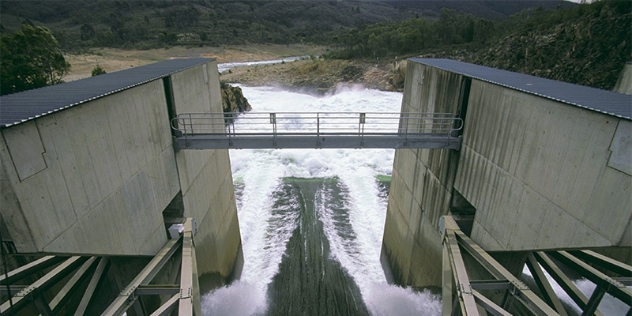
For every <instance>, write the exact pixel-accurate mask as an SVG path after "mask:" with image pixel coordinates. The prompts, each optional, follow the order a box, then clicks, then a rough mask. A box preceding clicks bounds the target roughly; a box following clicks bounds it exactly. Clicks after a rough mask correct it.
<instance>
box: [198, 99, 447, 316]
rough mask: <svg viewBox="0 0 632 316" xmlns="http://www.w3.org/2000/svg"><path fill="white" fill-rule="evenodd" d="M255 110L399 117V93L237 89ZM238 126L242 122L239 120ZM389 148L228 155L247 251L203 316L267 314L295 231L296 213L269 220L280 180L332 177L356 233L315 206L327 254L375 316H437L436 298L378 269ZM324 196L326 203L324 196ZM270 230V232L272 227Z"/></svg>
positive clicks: (208, 302) (207, 297)
mask: <svg viewBox="0 0 632 316" xmlns="http://www.w3.org/2000/svg"><path fill="white" fill-rule="evenodd" d="M242 89H243V92H244V95H245V96H246V97H247V98H248V100H249V102H250V103H251V104H252V106H253V109H254V110H253V112H274V111H276V112H289V111H291V112H301V111H304V112H316V111H323V112H326V111H330V112H333V111H338V112H339V111H356V112H360V111H362V112H380V111H382V112H397V111H399V109H400V106H401V98H402V94H401V93H395V92H381V91H377V90H369V89H363V88H360V87H356V88H344V89H341V90H339V91H337V92H336V93H333V94H331V95H326V96H320V97H317V96H311V95H307V94H299V93H293V92H288V91H282V90H278V89H276V88H271V87H257V88H253V87H242ZM236 124H239V122H236ZM393 156H394V150H392V149H358V150H349V149H344V150H342V149H340V150H336V149H319V150H316V149H309V150H304V149H301V150H291V149H283V150H231V152H230V158H231V166H232V169H233V178H234V181H235V183H236V184H239V185H243V191H242V193H241V194H240V197H238V216H239V225H240V230H241V236H242V247H243V253H244V267H243V272H242V275H241V278H240V279H239V280H238V281H235V282H233V283H232V284H231V285H229V286H227V287H223V288H220V289H218V290H216V291H213V292H211V293H209V294H207V295H205V296H204V298H203V302H202V305H203V306H202V308H203V310H204V311H205V314H208V315H253V314H263V313H265V310H266V304H267V302H266V289H267V285H268V284H269V283H270V282H271V281H272V278H273V277H274V276H275V274H276V273H277V272H278V267H279V264H280V262H281V260H282V257H283V254H284V252H285V247H286V244H287V242H288V240H289V238H290V236H291V234H292V232H293V230H294V229H295V228H296V225H297V224H296V222H297V221H296V218H295V217H294V216H296V215H287V213H284V214H286V215H283V216H280V215H276V216H277V217H278V218H272V217H273V216H275V215H273V212H271V209H272V206H273V204H274V202H275V201H274V196H273V193H274V190H275V188H277V187H278V186H279V184H280V183H281V181H282V179H283V178H284V177H298V178H332V177H337V178H338V179H339V181H340V182H341V183H342V185H344V186H345V188H346V189H347V195H348V196H346V197H345V203H346V204H347V205H345V207H346V208H347V209H348V210H349V222H350V223H349V224H350V225H351V227H352V229H353V232H354V234H355V236H356V238H355V239H354V240H352V241H351V240H348V239H345V238H343V237H341V236H340V234H338V233H337V232H336V227H335V225H336V223H335V220H334V219H333V217H332V214H331V213H330V211H329V210H327V209H326V208H325V207H322V204H319V205H321V209H318V210H317V212H318V215H319V219H320V220H321V221H322V223H323V227H324V231H325V235H326V236H327V239H328V241H329V244H330V248H331V253H330V256H331V257H332V258H333V259H334V260H337V261H338V262H340V264H341V265H342V267H343V268H344V269H345V270H346V271H347V272H348V273H349V275H350V276H351V277H352V278H353V279H354V281H355V282H356V284H357V285H358V287H359V288H360V291H361V294H362V297H363V299H364V303H365V305H366V306H367V308H368V309H369V310H370V311H371V312H372V313H373V314H374V315H438V314H440V312H441V302H440V298H438V297H437V296H435V295H432V294H431V293H429V292H416V291H413V290H412V289H410V288H401V287H397V286H392V285H389V284H388V283H387V280H386V278H385V276H384V272H383V271H382V267H381V264H380V251H381V246H382V234H383V228H384V220H385V216H386V200H385V198H384V197H380V194H379V188H378V184H377V182H376V180H375V179H376V176H378V175H390V174H391V170H392V166H393ZM321 195H322V196H321V198H322V199H327V198H328V197H327V196H326V193H325V192H321ZM271 225H274V227H270V226H271Z"/></svg>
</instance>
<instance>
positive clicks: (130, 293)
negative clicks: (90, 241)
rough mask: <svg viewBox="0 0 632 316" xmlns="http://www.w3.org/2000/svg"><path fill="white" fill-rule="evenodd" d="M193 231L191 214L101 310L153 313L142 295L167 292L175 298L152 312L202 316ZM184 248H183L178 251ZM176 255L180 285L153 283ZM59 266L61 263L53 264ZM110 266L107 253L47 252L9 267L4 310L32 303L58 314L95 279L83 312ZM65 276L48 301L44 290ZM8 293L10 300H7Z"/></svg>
mask: <svg viewBox="0 0 632 316" xmlns="http://www.w3.org/2000/svg"><path fill="white" fill-rule="evenodd" d="M194 234H195V222H194V220H193V219H191V218H187V220H186V221H185V223H184V231H183V233H182V236H181V237H180V238H179V239H170V240H169V241H168V242H167V244H166V245H165V246H164V247H163V248H162V249H161V250H160V251H159V252H158V253H157V254H156V256H154V258H153V259H152V260H151V261H150V262H149V263H148V264H147V265H146V266H145V268H144V269H143V270H142V271H141V272H140V273H139V274H138V275H137V276H136V277H135V278H134V279H133V280H132V281H131V282H130V284H128V285H127V286H126V287H125V288H124V289H123V290H122V291H121V293H120V294H119V295H118V296H117V298H116V299H115V300H114V301H113V302H112V303H111V304H110V306H108V307H107V309H106V310H105V311H104V312H103V314H102V315H122V314H123V313H125V312H126V311H127V310H128V309H129V308H131V307H133V308H134V310H135V312H136V315H149V313H148V312H147V311H146V310H145V306H144V304H143V301H142V300H139V298H140V297H142V296H147V295H168V296H169V297H170V298H169V299H168V300H167V301H166V302H165V303H164V304H163V305H162V306H160V307H159V308H158V309H157V310H155V311H153V312H152V313H151V315H172V313H173V312H174V311H175V310H176V309H177V310H178V314H179V315H201V307H200V293H199V284H198V278H197V266H196V261H195V244H194V240H193V236H194ZM179 249H181V250H182V251H181V252H178V250H179ZM176 256H178V257H180V259H179V261H180V264H179V265H174V266H173V268H172V275H175V276H176V277H177V276H178V275H179V276H180V282H179V284H150V283H151V282H152V280H153V279H154V277H155V276H156V275H157V274H158V273H159V272H160V271H161V269H162V268H163V267H164V266H165V263H167V262H168V261H169V260H171V259H172V258H176ZM175 260H178V259H175ZM60 262H61V263H60ZM55 265H57V266H56V267H54V266H55ZM107 265H108V258H105V257H79V256H74V257H70V258H64V257H57V256H46V257H42V258H41V259H38V260H36V261H33V262H31V263H29V264H27V265H24V266H22V267H20V268H18V269H15V270H12V271H9V272H7V273H6V274H5V275H2V276H0V288H2V290H1V291H0V293H1V294H2V298H3V302H2V305H0V313H1V314H2V315H15V314H18V313H20V311H22V310H23V309H24V308H25V307H27V306H29V305H31V304H32V305H34V306H35V308H36V309H37V311H38V312H39V313H40V315H45V316H48V315H56V314H58V313H59V309H60V308H61V307H62V306H63V305H64V303H65V302H66V300H67V299H69V298H70V296H71V295H70V294H71V293H72V292H73V291H74V290H76V289H77V286H78V285H79V284H81V283H83V282H84V280H86V279H87V278H90V281H89V282H88V285H87V288H86V289H85V291H84V292H83V295H82V296H81V300H80V302H79V304H78V306H77V308H76V310H75V313H74V314H75V315H84V314H85V312H86V310H87V308H88V304H89V303H90V300H91V299H92V297H93V295H94V293H95V290H96V289H97V286H98V284H99V282H100V280H101V279H102V276H103V274H104V272H105V271H106V267H107ZM51 267H54V268H52V269H51V270H50V271H49V272H48V273H46V274H45V275H44V276H43V277H41V278H39V279H38V280H37V281H35V282H34V283H33V284H30V285H14V282H16V281H20V280H22V279H24V278H26V277H29V276H32V275H34V274H35V273H37V272H39V271H42V270H44V269H48V268H51ZM176 269H179V271H178V270H176ZM65 279H67V281H66V282H65V284H63V286H61V285H60V286H61V289H60V290H59V292H57V294H56V295H55V297H54V298H53V299H52V300H51V301H50V302H48V301H47V300H46V299H45V297H44V295H43V294H44V292H46V291H47V290H49V289H50V288H51V287H53V286H55V285H58V284H60V282H61V281H63V280H65ZM174 279H175V278H174ZM84 284H85V283H84ZM5 298H6V301H4V300H5Z"/></svg>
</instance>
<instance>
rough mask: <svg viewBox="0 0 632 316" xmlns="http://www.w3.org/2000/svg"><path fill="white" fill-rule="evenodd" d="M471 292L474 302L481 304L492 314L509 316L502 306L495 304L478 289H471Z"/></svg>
mask: <svg viewBox="0 0 632 316" xmlns="http://www.w3.org/2000/svg"><path fill="white" fill-rule="evenodd" d="M472 294H473V295H474V299H475V300H476V303H477V304H478V305H480V306H482V307H483V308H485V310H486V311H487V312H489V313H490V314H492V315H494V316H511V314H510V313H509V312H507V311H506V310H504V309H503V308H502V307H500V306H498V305H496V303H494V302H492V301H491V300H490V299H488V298H487V297H485V296H483V295H482V294H481V293H479V292H478V291H476V290H474V291H472Z"/></svg>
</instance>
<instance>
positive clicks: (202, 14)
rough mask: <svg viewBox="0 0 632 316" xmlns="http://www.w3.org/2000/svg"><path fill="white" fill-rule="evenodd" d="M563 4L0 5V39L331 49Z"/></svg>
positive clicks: (195, 1)
mask: <svg viewBox="0 0 632 316" xmlns="http://www.w3.org/2000/svg"><path fill="white" fill-rule="evenodd" d="M560 3H561V1H553V0H549V1H479V0H473V1H454V0H444V1H425V0H420V1H402V0H392V1H389V0H382V1H378V0H363V1H362V0H361V1H357V0H356V1H348V0H291V1H283V0H268V1H228V0H188V1H184V0H183V1H177V0H171V1H169V0H130V1H113V0H74V1H64V0H61V1H58V0H55V1H50V0H49V1H17V0H2V1H0V14H1V21H2V28H0V29H1V30H2V32H13V31H16V30H18V29H19V26H20V24H21V23H22V22H23V21H24V20H29V21H31V22H32V23H34V24H35V25H44V26H46V27H48V28H50V29H51V30H52V31H53V33H54V34H55V36H56V37H57V39H58V41H59V42H60V44H61V46H62V48H63V49H65V50H78V49H82V48H89V47H121V48H137V49H146V48H157V47H164V46H170V45H186V46H202V45H212V46H219V45H228V44H247V43H275V44H289V43H308V42H309V43H317V44H325V45H327V44H330V43H332V40H333V38H334V37H335V36H336V35H338V34H343V33H344V32H346V31H348V30H350V29H353V28H357V27H360V26H362V25H367V24H375V23H386V22H399V21H403V20H406V19H410V18H420V17H421V18H426V19H430V20H432V19H437V18H438V17H439V16H440V13H441V9H442V8H443V7H447V8H453V9H455V10H457V11H459V12H464V13H470V14H472V15H474V16H477V17H483V18H488V19H494V20H500V19H504V18H506V17H508V16H509V15H511V14H514V13H516V12H519V11H520V10H522V9H524V8H527V7H536V6H541V7H544V8H554V7H556V6H558V5H560Z"/></svg>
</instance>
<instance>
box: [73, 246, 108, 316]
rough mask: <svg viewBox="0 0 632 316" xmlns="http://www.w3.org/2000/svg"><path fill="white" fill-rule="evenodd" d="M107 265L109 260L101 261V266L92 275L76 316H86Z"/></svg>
mask: <svg viewBox="0 0 632 316" xmlns="http://www.w3.org/2000/svg"><path fill="white" fill-rule="evenodd" d="M107 263H108V259H107V258H101V259H99V264H98V265H97V268H96V269H95V270H94V273H93V274H92V278H90V283H88V287H87V288H86V290H85V291H84V293H83V296H82V297H81V301H80V302H79V305H78V306H77V310H76V311H75V316H80V315H85V313H86V309H87V308H88V304H89V303H90V300H91V299H92V295H93V294H94V290H95V289H96V288H97V285H98V284H99V281H100V280H101V276H102V275H103V272H104V271H105V267H106V266H107Z"/></svg>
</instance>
